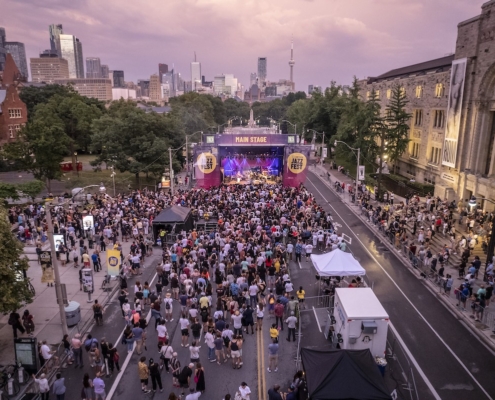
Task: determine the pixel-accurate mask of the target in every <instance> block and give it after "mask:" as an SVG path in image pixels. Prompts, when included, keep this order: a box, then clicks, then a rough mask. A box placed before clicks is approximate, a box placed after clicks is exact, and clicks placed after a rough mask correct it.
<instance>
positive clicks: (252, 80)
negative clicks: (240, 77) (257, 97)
mask: <svg viewBox="0 0 495 400" xmlns="http://www.w3.org/2000/svg"><path fill="white" fill-rule="evenodd" d="M257 83H258V74H257V73H256V72H251V74H250V75H249V87H250V88H251V87H252V86H253V85H256V84H257Z"/></svg>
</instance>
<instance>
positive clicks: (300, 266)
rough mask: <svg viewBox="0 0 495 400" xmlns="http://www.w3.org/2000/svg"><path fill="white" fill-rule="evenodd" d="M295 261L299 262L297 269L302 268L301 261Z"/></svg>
mask: <svg viewBox="0 0 495 400" xmlns="http://www.w3.org/2000/svg"><path fill="white" fill-rule="evenodd" d="M297 263H298V264H299V269H302V265H301V262H300V261H297Z"/></svg>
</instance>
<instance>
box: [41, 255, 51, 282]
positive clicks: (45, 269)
mask: <svg viewBox="0 0 495 400" xmlns="http://www.w3.org/2000/svg"><path fill="white" fill-rule="evenodd" d="M40 261H41V271H42V274H41V283H47V284H48V283H50V284H53V282H54V280H55V278H54V275H53V265H52V255H51V253H50V252H49V251H42V252H41V254H40Z"/></svg>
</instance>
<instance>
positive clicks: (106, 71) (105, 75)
mask: <svg viewBox="0 0 495 400" xmlns="http://www.w3.org/2000/svg"><path fill="white" fill-rule="evenodd" d="M109 73H110V69H109V68H108V65H105V64H102V65H101V77H102V78H108V74H109Z"/></svg>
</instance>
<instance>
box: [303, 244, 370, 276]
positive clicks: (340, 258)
mask: <svg viewBox="0 0 495 400" xmlns="http://www.w3.org/2000/svg"><path fill="white" fill-rule="evenodd" d="M311 261H313V265H314V266H315V268H316V271H318V274H319V275H320V276H362V275H366V271H365V269H364V268H363V267H362V266H361V264H359V262H358V261H357V260H356V259H355V258H354V256H353V255H352V254H351V253H346V252H344V251H342V250H340V249H335V250H333V251H331V252H329V253H325V254H311Z"/></svg>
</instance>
